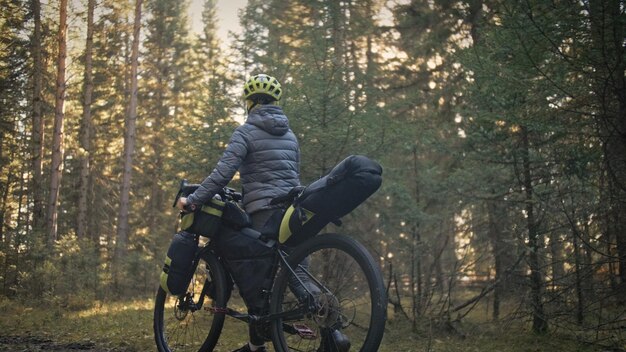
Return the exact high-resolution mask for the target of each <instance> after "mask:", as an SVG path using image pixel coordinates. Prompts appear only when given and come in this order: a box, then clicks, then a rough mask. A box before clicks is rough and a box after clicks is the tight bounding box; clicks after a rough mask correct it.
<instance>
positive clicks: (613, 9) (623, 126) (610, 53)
mask: <svg viewBox="0 0 626 352" xmlns="http://www.w3.org/2000/svg"><path fill="white" fill-rule="evenodd" d="M620 6H621V5H620V1H605V0H592V1H589V16H590V21H591V32H592V39H593V45H592V48H591V56H592V60H593V61H592V64H593V65H594V69H595V71H594V76H593V77H592V78H593V79H594V81H595V82H594V83H595V87H594V90H595V93H596V94H595V96H596V97H597V99H598V101H597V103H598V107H599V109H600V111H599V112H598V115H597V116H598V123H599V125H600V127H601V133H602V137H603V139H604V149H603V152H604V156H605V165H606V168H607V174H608V186H609V188H612V193H611V200H612V202H611V204H610V208H609V209H610V210H609V211H610V212H612V213H613V214H612V215H611V216H610V218H612V220H613V221H614V224H613V226H609V228H612V229H613V230H614V232H613V233H612V234H609V235H612V236H610V237H614V238H615V240H616V244H617V255H618V263H617V264H618V268H619V273H618V275H619V279H620V280H619V281H620V282H621V284H620V285H619V287H620V291H621V297H626V217H625V216H624V214H626V78H625V77H624V71H625V70H626V61H625V60H624V56H625V55H624V54H625V47H624V44H623V39H624V38H623V37H624V35H623V33H624V21H623V18H622V17H623V13H622V12H623V11H622V9H621V8H620Z"/></svg>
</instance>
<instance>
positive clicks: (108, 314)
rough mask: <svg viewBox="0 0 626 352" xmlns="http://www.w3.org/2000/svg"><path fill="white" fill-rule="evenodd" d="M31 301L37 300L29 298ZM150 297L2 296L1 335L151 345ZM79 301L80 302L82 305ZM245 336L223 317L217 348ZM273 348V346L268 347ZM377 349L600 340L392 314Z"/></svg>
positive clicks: (587, 351)
mask: <svg viewBox="0 0 626 352" xmlns="http://www.w3.org/2000/svg"><path fill="white" fill-rule="evenodd" d="M33 303H35V304H33ZM153 304H154V303H153V300H152V299H142V300H132V301H121V302H103V301H96V302H94V303H92V304H91V306H90V307H86V308H85V307H80V308H79V309H72V307H67V306H61V305H57V304H54V303H53V304H44V303H36V302H30V304H25V303H18V302H16V301H14V300H6V299H5V300H1V301H0V311H2V312H3V314H2V315H0V331H2V332H0V336H2V335H5V336H38V337H45V338H50V339H53V340H55V341H58V342H61V343H68V342H86V341H89V342H93V343H95V344H96V345H97V346H99V347H103V348H109V347H110V348H122V349H124V350H128V351H154V350H155V347H154V346H155V344H154V339H153V333H152V309H153ZM81 306H82V305H81ZM246 341H247V328H246V326H245V324H244V323H241V322H239V321H236V320H234V319H227V321H226V324H225V328H224V331H223V333H222V336H221V337H220V342H219V345H218V347H217V348H216V350H215V351H216V352H226V351H232V350H233V349H235V348H237V347H240V346H241V345H242V344H244V343H245V342H246ZM270 350H271V349H270ZM380 351H381V352H391V351H394V352H398V351H407V352H409V351H410V352H422V351H423V352H453V351H463V352H474V351H476V352H490V351H494V352H495V351H498V352H544V351H545V352H552V351H571V352H596V351H605V349H602V348H600V347H598V346H593V345H588V344H584V343H581V342H577V341H576V339H575V337H573V336H569V335H567V334H563V333H560V332H556V333H555V332H552V333H549V334H546V335H541V336H538V335H536V334H533V333H532V332H530V331H529V330H528V329H527V327H525V326H524V324H522V323H519V322H511V323H507V324H494V323H485V322H480V321H472V320H471V319H467V320H465V321H464V322H463V323H462V324H459V325H458V326H456V327H455V328H453V329H446V328H443V327H442V326H440V325H438V324H436V323H429V322H422V323H420V324H418V325H417V326H416V327H415V328H414V327H412V325H411V324H410V322H408V321H407V320H406V319H405V318H402V317H393V316H392V317H390V319H389V321H388V323H387V326H386V332H385V337H384V339H383V343H382V346H381V348H380Z"/></svg>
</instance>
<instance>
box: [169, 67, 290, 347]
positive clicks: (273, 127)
mask: <svg viewBox="0 0 626 352" xmlns="http://www.w3.org/2000/svg"><path fill="white" fill-rule="evenodd" d="M243 91H244V98H245V103H246V110H247V113H248V118H247V119H246V122H245V123H244V124H243V125H241V126H239V127H238V128H237V129H235V132H234V133H233V135H232V137H231V139H230V141H229V143H228V146H227V147H226V150H225V151H224V154H223V155H222V157H221V158H220V160H219V161H218V163H217V166H216V167H215V169H214V170H213V172H211V174H210V175H209V176H208V177H207V178H206V179H205V180H204V181H202V183H201V184H200V187H199V188H198V189H197V190H196V191H195V192H194V193H193V194H191V195H189V196H188V197H187V198H180V200H179V202H178V207H179V208H181V209H183V208H184V207H185V206H186V205H191V207H192V208H193V207H194V206H199V205H201V204H204V203H205V202H207V201H209V200H210V199H211V198H212V197H213V196H214V195H215V194H217V193H218V191H220V190H221V189H222V188H224V187H225V186H226V185H227V184H228V183H229V182H230V180H231V179H232V178H233V176H234V175H235V173H236V172H237V171H239V173H240V177H241V185H242V193H243V205H244V208H245V210H246V212H247V213H248V214H250V216H251V219H252V227H253V228H254V229H256V230H260V229H261V228H262V227H263V226H264V225H265V223H266V221H267V220H268V219H269V217H270V216H271V215H272V214H273V213H274V212H275V209H273V208H274V207H273V206H271V205H270V204H269V203H270V201H271V200H272V199H273V198H276V197H279V196H283V195H285V194H287V193H288V192H289V191H290V190H291V189H292V188H293V187H295V186H299V185H300V178H299V175H300V170H299V169H300V165H299V164H300V148H299V145H298V140H297V138H296V136H295V134H294V133H293V132H292V131H291V129H290V128H289V120H288V119H287V116H285V114H284V112H283V110H282V108H281V107H280V106H278V105H276V103H277V102H278V101H279V100H280V98H281V96H282V94H283V90H282V87H281V84H280V83H279V82H278V80H277V79H276V78H274V77H272V76H269V75H266V74H258V75H255V76H252V77H250V78H249V79H248V80H247V81H246V82H245V84H244V87H243ZM249 313H250V314H259V313H260V312H251V311H249ZM249 332H250V341H249V343H248V344H246V345H245V346H244V347H242V348H240V349H238V350H237V351H265V347H264V343H265V341H264V338H263V337H262V336H259V334H258V333H257V332H256V329H255V327H254V326H252V325H251V326H250V328H249Z"/></svg>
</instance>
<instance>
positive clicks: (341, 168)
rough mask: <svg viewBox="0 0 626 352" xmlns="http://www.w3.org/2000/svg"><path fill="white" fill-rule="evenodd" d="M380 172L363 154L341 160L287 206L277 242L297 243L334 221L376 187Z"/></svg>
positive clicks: (361, 201) (359, 202) (377, 165)
mask: <svg viewBox="0 0 626 352" xmlns="http://www.w3.org/2000/svg"><path fill="white" fill-rule="evenodd" d="M382 172H383V169H382V167H381V166H380V164H378V163H377V162H375V161H373V160H371V159H368V158H367V157H365V156H361V155H351V156H349V157H347V158H346V159H344V160H343V161H342V162H340V163H339V164H337V166H335V167H334V168H333V169H332V170H331V171H330V172H329V173H328V174H327V175H326V176H324V177H322V178H320V179H319V180H317V181H315V182H313V183H311V184H310V185H309V186H307V187H306V188H305V189H304V190H303V191H302V193H301V194H300V195H299V196H298V197H297V198H296V199H295V200H294V202H293V204H292V205H291V206H290V207H289V208H287V210H286V211H285V215H284V217H283V219H282V221H281V224H280V230H279V241H280V243H283V244H286V245H289V246H293V245H297V244H299V243H301V242H302V241H304V240H306V239H307V238H310V237H312V236H315V235H316V234H317V233H318V232H319V231H321V230H322V228H324V226H326V225H327V224H328V223H329V222H333V221H334V222H338V220H339V219H340V218H341V217H343V216H345V215H346V214H348V213H350V212H351V211H352V210H354V209H355V208H356V207H358V206H359V205H360V204H361V203H363V202H364V201H365V200H366V199H367V198H369V197H370V196H371V195H372V194H374V193H375V192H376V191H377V190H378V188H379V187H380V185H381V183H382Z"/></svg>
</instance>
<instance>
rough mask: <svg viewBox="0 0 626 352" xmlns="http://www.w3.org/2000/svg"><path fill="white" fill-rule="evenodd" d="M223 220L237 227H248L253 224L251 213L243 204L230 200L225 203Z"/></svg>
mask: <svg viewBox="0 0 626 352" xmlns="http://www.w3.org/2000/svg"><path fill="white" fill-rule="evenodd" d="M222 221H223V222H224V223H225V224H226V225H228V226H230V227H233V228H235V229H240V228H244V227H248V226H250V225H251V224H252V220H251V219H250V215H248V213H246V211H245V210H244V209H243V206H242V205H241V203H239V202H231V201H228V202H226V204H224V213H223V214H222Z"/></svg>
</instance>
